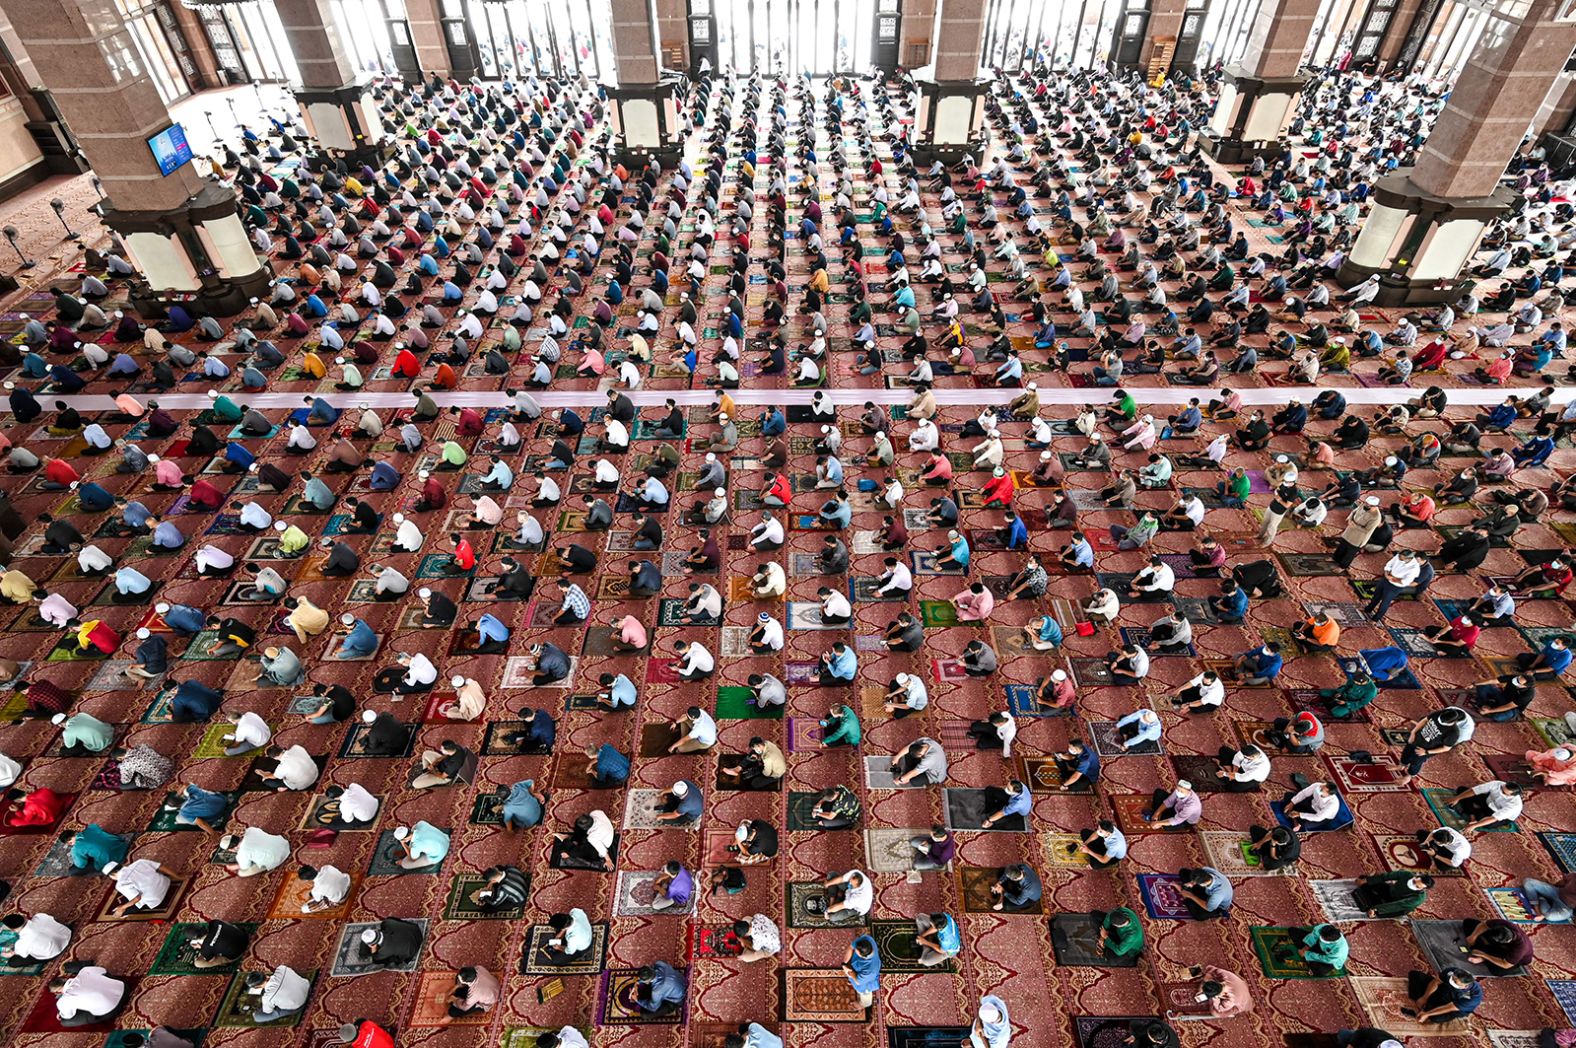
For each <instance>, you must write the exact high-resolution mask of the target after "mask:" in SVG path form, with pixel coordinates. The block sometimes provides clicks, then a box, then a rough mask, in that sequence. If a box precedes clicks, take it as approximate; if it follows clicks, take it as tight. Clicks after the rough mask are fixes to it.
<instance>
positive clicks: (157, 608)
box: [153, 601, 170, 615]
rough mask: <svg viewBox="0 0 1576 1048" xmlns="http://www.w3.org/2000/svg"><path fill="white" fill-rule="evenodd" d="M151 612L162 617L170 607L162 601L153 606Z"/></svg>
mask: <svg viewBox="0 0 1576 1048" xmlns="http://www.w3.org/2000/svg"><path fill="white" fill-rule="evenodd" d="M153 610H154V611H156V612H158V613H159V614H160V615H163V614H164V613H165V612H166V611H169V610H170V606H169V605H168V604H166V603H164V602H163V601H160V602H159V603H157V604H155V605H154V606H153Z"/></svg>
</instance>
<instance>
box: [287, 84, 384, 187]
mask: <svg viewBox="0 0 1576 1048" xmlns="http://www.w3.org/2000/svg"><path fill="white" fill-rule="evenodd" d="M371 96H372V87H371V83H370V82H369V81H362V82H358V83H354V84H346V85H345V86H343V87H332V88H322V87H302V88H298V89H297V90H296V92H295V99H296V104H297V105H299V106H300V107H301V118H302V120H304V121H305V123H306V127H307V130H308V131H309V132H310V133H311V135H312V137H313V138H315V139H317V141H318V144H319V145H321V146H322V147H323V150H324V151H325V152H327V153H331V154H333V155H335V156H343V157H345V158H346V159H348V160H351V161H354V162H355V163H358V164H359V163H363V162H365V163H367V164H369V165H371V166H373V167H379V166H381V165H382V163H383V162H384V161H385V160H387V159H388V156H389V148H390V146H389V140H388V136H387V134H386V133H385V132H384V128H383V118H382V116H381V115H380V110H379V108H378V103H377V101H376V99H374V98H373V97H371Z"/></svg>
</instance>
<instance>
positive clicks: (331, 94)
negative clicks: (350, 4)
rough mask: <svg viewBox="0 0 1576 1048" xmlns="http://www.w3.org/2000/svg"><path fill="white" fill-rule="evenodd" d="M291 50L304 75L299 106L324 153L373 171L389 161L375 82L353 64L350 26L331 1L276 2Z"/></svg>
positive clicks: (298, 91) (298, 100)
mask: <svg viewBox="0 0 1576 1048" xmlns="http://www.w3.org/2000/svg"><path fill="white" fill-rule="evenodd" d="M274 8H275V10H277V11H278V12H279V21H280V23H281V24H282V25H283V26H284V29H285V37H286V38H287V39H288V40H289V41H290V50H291V51H292V52H294V53H295V60H296V66H297V68H299V69H300V71H301V86H300V87H298V88H296V89H295V97H296V104H297V105H299V106H300V107H301V117H302V119H303V120H304V121H305V122H306V127H307V130H308V131H309V132H311V134H312V137H313V138H315V139H317V142H318V145H319V146H321V147H322V149H323V151H324V152H326V153H330V154H335V155H341V156H345V157H348V158H349V159H351V160H353V161H356V162H363V161H364V162H367V163H370V164H372V165H373V166H377V165H378V164H380V163H382V161H383V160H384V158H385V157H386V155H387V149H388V134H387V132H386V131H385V130H384V127H383V119H382V116H381V115H380V113H379V111H378V104H377V101H376V100H375V99H374V98H373V97H372V90H371V86H370V85H371V83H372V77H371V76H370V75H368V74H366V73H363V72H361V71H359V70H357V69H356V67H355V63H354V62H353V61H352V59H351V54H352V52H351V50H350V43H349V40H348V39H347V38H346V36H345V34H346V33H348V32H350V31H351V29H350V27H348V26H341V25H339V24H338V22H337V20H336V19H335V17H334V12H333V9H332V7H330V6H329V0H274Z"/></svg>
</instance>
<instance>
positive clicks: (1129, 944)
mask: <svg viewBox="0 0 1576 1048" xmlns="http://www.w3.org/2000/svg"><path fill="white" fill-rule="evenodd" d="M1100 946H1101V947H1102V948H1104V950H1105V955H1106V956H1107V957H1110V958H1112V959H1120V958H1124V957H1136V956H1138V952H1139V951H1140V950H1142V949H1143V948H1144V926H1143V925H1142V924H1140V923H1139V920H1138V914H1136V913H1134V912H1133V911H1132V910H1130V909H1128V908H1127V907H1126V906H1119V907H1117V908H1116V909H1114V910H1108V911H1106V913H1105V914H1104V915H1103V917H1102V919H1101V921H1100Z"/></svg>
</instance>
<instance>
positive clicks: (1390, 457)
mask: <svg viewBox="0 0 1576 1048" xmlns="http://www.w3.org/2000/svg"><path fill="white" fill-rule="evenodd" d="M1384 464H1385V465H1386V466H1393V465H1395V456H1394V455H1386V456H1385V459H1384Z"/></svg>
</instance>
